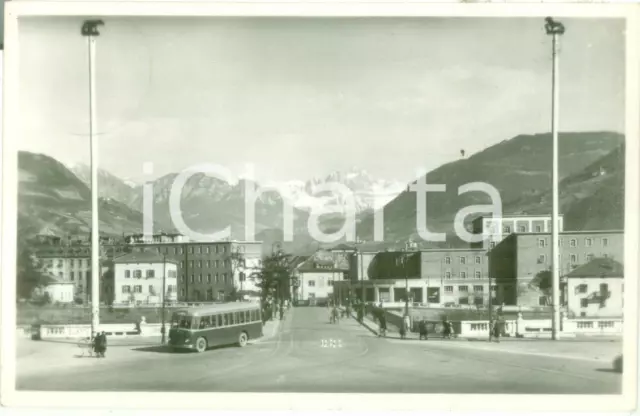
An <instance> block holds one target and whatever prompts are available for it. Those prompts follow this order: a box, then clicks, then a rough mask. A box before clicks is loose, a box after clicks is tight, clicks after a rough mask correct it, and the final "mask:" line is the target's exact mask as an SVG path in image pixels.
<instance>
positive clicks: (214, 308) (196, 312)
mask: <svg viewBox="0 0 640 416" xmlns="http://www.w3.org/2000/svg"><path fill="white" fill-rule="evenodd" d="M259 308H260V304H259V303H247V302H232V303H218V304H214V305H209V306H201V307H192V308H185V309H180V310H177V311H175V313H186V314H187V315H191V316H202V315H208V314H211V313H224V312H236V311H249V310H253V309H259Z"/></svg>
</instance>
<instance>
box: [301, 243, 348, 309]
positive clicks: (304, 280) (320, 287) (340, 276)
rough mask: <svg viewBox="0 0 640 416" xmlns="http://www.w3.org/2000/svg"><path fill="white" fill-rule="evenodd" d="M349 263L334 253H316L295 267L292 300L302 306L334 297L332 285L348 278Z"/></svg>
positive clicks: (323, 301) (324, 301)
mask: <svg viewBox="0 0 640 416" xmlns="http://www.w3.org/2000/svg"><path fill="white" fill-rule="evenodd" d="M348 271H349V263H348V261H347V259H346V258H341V257H340V256H337V253H335V252H325V251H318V252H316V253H314V254H313V255H312V256H310V257H308V258H307V259H305V260H303V261H301V262H299V264H298V265H297V266H296V267H295V273H294V276H295V279H296V283H297V285H296V287H295V289H294V296H293V298H294V299H295V300H296V301H297V302H301V303H303V304H307V303H308V304H316V303H326V302H327V301H328V300H329V299H330V298H332V297H333V295H334V284H335V283H336V282H342V281H345V280H346V279H345V278H346V277H348Z"/></svg>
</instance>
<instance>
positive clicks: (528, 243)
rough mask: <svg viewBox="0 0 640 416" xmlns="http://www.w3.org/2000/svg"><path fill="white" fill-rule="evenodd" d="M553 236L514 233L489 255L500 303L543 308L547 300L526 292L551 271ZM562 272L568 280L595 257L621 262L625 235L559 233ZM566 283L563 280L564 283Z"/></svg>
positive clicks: (577, 232)
mask: <svg viewBox="0 0 640 416" xmlns="http://www.w3.org/2000/svg"><path fill="white" fill-rule="evenodd" d="M550 242H551V234H550V233H524V234H521V233H514V234H511V235H509V236H508V237H506V238H505V239H504V240H503V241H502V242H500V244H498V245H496V246H495V248H494V249H492V250H490V251H489V254H488V256H489V274H490V276H491V277H492V278H493V279H495V282H496V284H497V286H498V288H497V289H498V293H497V298H498V302H500V303H502V302H504V303H505V304H508V305H515V304H518V305H528V306H541V305H546V304H547V299H546V297H545V296H543V295H542V294H540V293H537V292H536V291H529V290H527V286H528V285H529V284H530V283H531V281H532V280H533V279H534V278H535V277H536V276H537V275H538V274H539V273H540V272H543V271H548V270H550V268H551V245H550ZM558 244H559V249H560V253H559V257H560V258H559V266H560V267H559V270H560V276H561V277H562V276H566V275H568V274H569V273H570V272H571V271H573V270H574V269H576V268H577V267H578V266H580V265H584V264H586V263H588V262H589V261H591V260H593V259H594V258H596V257H604V258H611V259H622V258H623V255H624V233H623V231H621V230H611V231H565V232H561V233H560V240H559V242H558ZM563 280H564V279H563Z"/></svg>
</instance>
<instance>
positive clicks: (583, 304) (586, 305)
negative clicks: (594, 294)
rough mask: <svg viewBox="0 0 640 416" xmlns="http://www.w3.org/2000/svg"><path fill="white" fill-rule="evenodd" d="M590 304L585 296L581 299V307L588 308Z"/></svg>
mask: <svg viewBox="0 0 640 416" xmlns="http://www.w3.org/2000/svg"><path fill="white" fill-rule="evenodd" d="M588 306H589V299H586V298H583V299H580V307H581V308H586V307H588Z"/></svg>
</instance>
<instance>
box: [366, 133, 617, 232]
mask: <svg viewBox="0 0 640 416" xmlns="http://www.w3.org/2000/svg"><path fill="white" fill-rule="evenodd" d="M551 141H552V138H551V135H550V134H536V135H520V136H517V137H514V138H512V139H510V140H505V141H503V142H501V143H498V144H496V145H494V146H491V147H489V148H487V149H485V150H483V151H481V152H479V153H477V154H475V155H473V156H471V157H469V158H468V159H462V160H459V161H456V162H452V163H449V164H446V165H443V166H441V167H439V168H437V169H435V170H433V171H431V172H429V173H428V174H427V175H426V182H427V183H428V184H445V185H446V191H445V192H430V193H428V194H427V213H426V216H427V225H428V229H429V230H430V231H432V232H435V231H438V232H446V233H448V234H453V233H454V228H453V221H454V218H455V215H456V213H457V212H458V211H459V210H460V209H461V208H464V207H467V206H471V205H478V204H480V205H482V204H488V203H489V202H490V200H489V197H488V195H486V194H484V193H483V192H469V193H466V194H462V195H459V196H458V187H460V186H461V185H464V184H468V183H472V182H485V183H488V184H490V185H492V186H493V187H495V188H496V189H497V190H498V191H499V193H500V196H501V198H502V202H503V206H504V211H505V212H509V213H511V212H528V211H527V210H528V209H532V208H535V207H536V206H537V205H539V204H540V202H541V200H542V199H543V197H544V195H545V194H547V193H549V191H550V189H551V144H552V143H551ZM623 142H624V136H622V135H620V134H617V133H610V132H588V133H562V134H560V137H559V152H560V156H559V167H560V176H561V180H564V179H566V178H569V177H572V176H573V175H579V174H585V173H583V171H584V170H585V169H587V168H589V167H590V166H591V165H592V164H594V163H596V162H597V161H599V160H600V159H602V158H603V157H605V156H607V155H608V154H610V153H611V152H612V151H613V150H615V149H616V148H618V147H619V146H620V145H621V144H622V143H623ZM572 180H574V179H572ZM575 180H576V181H578V182H579V180H578V178H576V179H575ZM580 186H582V185H578V187H580ZM593 192H595V191H593V190H586V194H585V195H584V198H586V197H587V196H590V195H592V194H593ZM594 197H597V195H596V196H594ZM543 207H544V205H543ZM574 209H576V210H577V209H578V208H577V207H576V208H574ZM542 211H543V212H544V208H543V209H542ZM546 212H549V211H548V210H547V211H546ZM585 215H586V213H585ZM384 219H385V224H384V228H385V240H395V239H403V238H408V237H409V236H413V237H414V238H418V237H417V233H416V193H415V192H407V191H405V192H403V193H401V194H400V195H398V196H397V197H396V198H395V199H394V200H393V201H391V202H390V203H388V204H387V205H386V206H385V207H384ZM582 222H585V220H582ZM585 224H586V223H585ZM358 236H359V237H360V238H362V239H363V240H371V239H372V238H373V217H372V215H369V216H367V217H366V218H363V221H362V223H361V224H360V226H359V227H358Z"/></svg>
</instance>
